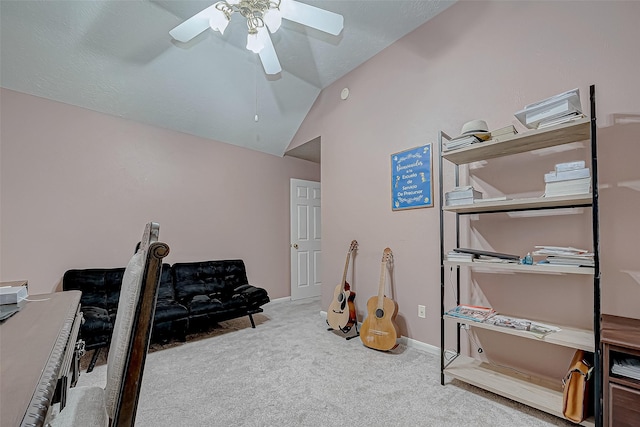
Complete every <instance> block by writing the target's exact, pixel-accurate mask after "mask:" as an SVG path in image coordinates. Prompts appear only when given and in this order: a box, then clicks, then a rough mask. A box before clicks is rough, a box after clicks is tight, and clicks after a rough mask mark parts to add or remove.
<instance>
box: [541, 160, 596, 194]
mask: <svg viewBox="0 0 640 427" xmlns="http://www.w3.org/2000/svg"><path fill="white" fill-rule="evenodd" d="M544 182H545V188H544V195H545V197H555V196H567V195H570V194H588V193H589V191H590V189H591V173H590V172H589V168H586V167H585V164H584V160H578V161H574V162H567V163H558V164H557V165H556V167H555V170H552V171H551V172H549V173H546V174H544Z"/></svg>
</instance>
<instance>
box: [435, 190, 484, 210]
mask: <svg viewBox="0 0 640 427" xmlns="http://www.w3.org/2000/svg"><path fill="white" fill-rule="evenodd" d="M476 199H482V193H481V192H479V191H478V190H476V189H474V188H473V187H472V186H470V185H467V186H465V187H456V188H454V189H453V190H451V191H448V192H446V193H445V194H444V204H445V205H446V206H459V205H470V204H472V203H473V202H474V201H475V200H476Z"/></svg>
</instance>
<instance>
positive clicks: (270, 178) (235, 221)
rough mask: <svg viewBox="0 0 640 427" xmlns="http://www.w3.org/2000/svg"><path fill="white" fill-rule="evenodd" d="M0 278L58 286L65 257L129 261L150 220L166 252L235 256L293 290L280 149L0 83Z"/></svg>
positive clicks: (76, 263)
mask: <svg viewBox="0 0 640 427" xmlns="http://www.w3.org/2000/svg"><path fill="white" fill-rule="evenodd" d="M0 94H1V97H0V99H1V105H0V106H1V108H2V129H1V141H2V142H1V144H2V145H1V151H2V158H1V164H0V166H1V170H0V179H1V183H0V185H1V187H0V191H1V192H0V201H1V207H2V209H1V210H0V215H1V216H0V218H1V222H0V230H1V233H2V241H1V244H0V250H1V252H0V253H1V258H0V280H3V281H7V280H18V279H28V280H29V290H30V293H31V294H37V293H45V292H51V291H53V290H54V289H55V288H56V287H57V286H58V284H59V282H60V279H61V278H62V275H63V274H64V272H65V271H66V270H67V269H71V268H89V267H119V266H124V265H126V263H127V261H128V259H129V257H130V255H131V253H132V252H133V250H134V246H135V244H136V242H137V240H136V239H138V238H139V236H140V233H142V230H143V228H144V224H145V223H146V222H147V221H150V220H153V221H156V222H158V223H160V238H161V240H163V241H165V242H167V243H168V244H169V246H170V247H171V253H170V254H169V256H168V258H167V259H166V261H167V262H169V263H174V262H186V261H201V260H213V259H229V258H242V259H244V261H245V263H246V265H247V273H248V276H249V280H250V281H251V282H252V283H254V284H256V285H258V286H262V287H264V288H266V289H267V290H268V291H269V294H270V296H271V298H280V297H284V296H288V295H290V286H289V282H290V280H289V271H290V270H289V251H290V249H289V179H290V178H300V179H308V180H316V181H317V180H319V179H320V167H319V166H318V165H317V164H314V163H311V162H308V161H305V160H299V159H294V158H291V157H285V158H279V157H276V156H272V155H269V154H264V153H260V152H257V151H252V150H248V149H245V148H240V147H236V146H232V145H228V144H222V143H218V142H215V141H210V140H205V139H202V138H197V137H194V136H190V135H185V134H181V133H177V132H171V131H167V130H163V129H159V128H154V127H150V126H146V125H142V124H138V123H134V122H131V121H128V120H123V119H120V118H117V117H112V116H107V115H104V114H100V113H96V112H93V111H89V110H85V109H82V108H77V107H73V106H70V105H65V104H61V103H57V102H52V101H49V100H45V99H42V98H36V97H33V96H29V95H24V94H21V93H17V92H13V91H10V90H4V89H3V90H2V91H1V92H0Z"/></svg>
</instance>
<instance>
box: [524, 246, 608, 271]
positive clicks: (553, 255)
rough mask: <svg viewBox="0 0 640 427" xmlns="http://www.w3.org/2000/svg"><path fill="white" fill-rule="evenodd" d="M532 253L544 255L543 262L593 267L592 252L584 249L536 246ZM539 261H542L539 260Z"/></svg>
mask: <svg viewBox="0 0 640 427" xmlns="http://www.w3.org/2000/svg"><path fill="white" fill-rule="evenodd" d="M533 255H542V256H546V257H547V258H546V260H545V261H544V262H546V263H549V264H552V265H574V266H581V267H593V266H594V265H595V261H594V259H593V256H594V254H593V252H588V251H587V250H586V249H576V248H572V247H570V246H568V247H562V246H536V251H534V252H533ZM540 262H541V263H542V262H543V261H540Z"/></svg>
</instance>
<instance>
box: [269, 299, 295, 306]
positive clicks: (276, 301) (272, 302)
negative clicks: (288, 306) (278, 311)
mask: <svg viewBox="0 0 640 427" xmlns="http://www.w3.org/2000/svg"><path fill="white" fill-rule="evenodd" d="M285 301H291V297H282V298H276V299H272V300H271V301H269V302H268V303H266V304H265V305H270V304H278V303H281V302H285Z"/></svg>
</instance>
